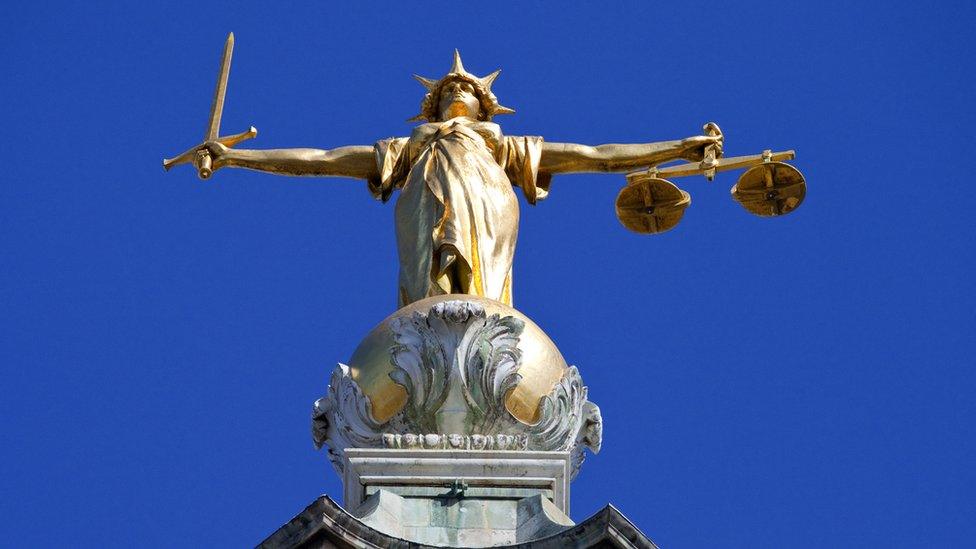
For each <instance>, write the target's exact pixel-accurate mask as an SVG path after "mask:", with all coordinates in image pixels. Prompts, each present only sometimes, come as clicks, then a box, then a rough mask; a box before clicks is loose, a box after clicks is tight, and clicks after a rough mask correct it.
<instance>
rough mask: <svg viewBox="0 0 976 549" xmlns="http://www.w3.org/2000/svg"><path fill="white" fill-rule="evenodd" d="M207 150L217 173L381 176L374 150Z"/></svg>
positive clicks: (358, 147) (210, 145)
mask: <svg viewBox="0 0 976 549" xmlns="http://www.w3.org/2000/svg"><path fill="white" fill-rule="evenodd" d="M206 148H207V149H208V150H209V151H210V155H211V157H213V166H214V169H215V170H216V169H217V168H222V167H234V168H246V169H249V170H258V171H262V172H269V173H276V174H280V175H310V176H328V175H332V176H339V177H354V178H357V179H370V178H375V177H378V173H377V170H376V155H375V153H374V152H373V147H371V146H362V145H352V146H348V147H339V148H336V149H331V150H327V151H324V150H321V149H268V150H247V149H231V148H228V147H225V146H224V145H221V144H220V143H216V142H211V143H207V144H206Z"/></svg>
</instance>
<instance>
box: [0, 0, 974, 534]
mask: <svg viewBox="0 0 976 549" xmlns="http://www.w3.org/2000/svg"><path fill="white" fill-rule="evenodd" d="M923 4H924V3H916V2H895V3H878V4H876V5H872V4H870V3H849V2H816V3H814V2H804V3H796V2H776V3H769V4H744V5H740V6H737V7H730V6H729V5H728V3H724V2H720V3H697V2H692V3H680V2H669V3H657V4H652V3H649V2H641V3H628V4H621V5H617V6H615V7H598V6H597V5H596V4H593V5H592V7H589V8H575V7H569V6H566V5H561V4H557V3H555V2H553V3H536V2H525V3H501V4H498V5H494V4H492V3H489V2H481V3H477V4H475V5H473V6H472V7H467V6H464V5H462V4H443V5H427V4H424V5H421V6H418V7H415V8H410V9H405V8H401V7H399V6H394V5H392V3H391V4H390V5H386V4H384V3H380V4H377V3H370V4H369V6H368V7H359V6H357V7H343V6H338V5H335V6H331V5H325V4H322V5H319V6H317V7H311V8H307V7H299V6H297V5H295V4H293V3H280V4H279V3H275V6H278V7H272V8H269V7H264V8H258V7H255V6H254V5H252V4H250V3H248V2H227V3H224V2H206V3H203V4H200V3H196V4H194V3H183V4H177V3H166V4H165V5H163V4H160V5H159V6H153V7H150V5H149V4H148V3H146V4H142V3H132V2H130V3H116V4H115V5H113V6H112V7H105V6H103V7H94V6H92V5H89V4H84V3H71V4H67V3H64V4H59V3H51V4H44V5H43V6H41V7H33V6H32V7H31V8H30V9H29V10H27V11H23V10H24V9H25V8H24V6H26V5H27V4H25V3H18V4H14V5H12V6H8V7H6V8H5V10H4V14H3V17H2V18H0V68H2V78H0V98H2V106H0V121H2V131H0V160H2V165H3V167H2V172H0V257H2V267H0V313H2V314H0V326H2V329H0V364H2V382H0V436H2V439H0V440H2V443H0V494H2V497H0V539H2V540H4V541H3V542H2V544H3V545H8V544H9V545H13V546H24V547H29V546H45V545H70V546H88V547H112V546H115V547H126V546H132V545H133V544H138V545H140V546H146V547H171V546H196V547H205V546H228V547H237V546H242V545H245V546H246V545H249V544H254V543H257V542H259V541H260V540H262V539H263V538H264V537H265V536H266V535H268V534H270V533H271V532H272V531H274V530H275V529H276V528H277V527H278V526H280V525H281V524H283V523H284V522H286V521H287V520H289V519H290V518H291V517H292V516H294V515H295V514H297V513H298V512H299V511H301V510H302V509H303V508H304V507H305V505H307V504H308V503H310V502H311V501H312V500H313V499H314V498H315V497H316V496H318V495H319V494H322V493H326V494H330V495H332V496H333V497H335V498H337V499H338V498H339V497H340V495H341V492H340V485H339V481H338V479H337V478H336V477H335V475H334V474H333V473H332V471H331V469H330V467H329V465H328V463H327V460H326V459H325V457H324V455H323V454H321V453H318V452H315V451H314V450H313V448H312V444H311V440H310V437H309V413H310V407H311V404H312V401H313V400H315V399H316V398H317V397H319V396H321V395H322V394H323V393H324V391H325V388H326V383H327V379H328V375H329V373H330V371H331V370H332V368H333V366H334V365H335V363H336V362H338V361H344V360H347V359H348V357H349V355H350V353H351V352H352V350H353V349H354V348H355V346H356V344H357V343H358V341H359V339H360V338H361V337H362V336H363V335H364V334H365V333H366V332H367V331H368V330H369V329H370V328H371V326H372V325H374V324H375V323H376V322H378V321H380V320H381V319H382V318H383V317H385V316H386V315H387V314H388V313H390V312H391V311H392V310H393V308H394V306H395V296H396V293H395V280H396V260H395V251H394V250H395V248H394V238H393V228H392V215H393V214H392V212H393V210H392V204H385V205H384V204H381V203H378V202H374V201H373V200H372V198H371V197H370V196H369V195H368V194H367V192H366V189H365V184H364V183H362V182H357V181H353V180H342V179H302V180H297V179H286V178H276V177H274V176H270V175H264V174H258V173H248V172H243V171H229V170H228V171H223V172H218V173H217V174H216V176H215V177H214V178H213V179H212V180H211V181H209V182H206V183H204V182H201V181H200V180H198V179H197V178H196V176H195V175H194V174H193V173H192V170H191V169H189V168H186V167H183V168H182V169H177V170H175V171H174V172H171V173H164V172H163V171H162V169H161V168H160V165H159V164H160V159H161V158H162V157H163V156H168V155H173V154H175V153H178V152H180V151H182V150H183V149H184V148H186V147H188V146H191V145H193V144H194V143H195V142H197V141H198V140H199V139H200V137H201V135H202V134H203V130H204V127H205V123H206V116H207V112H208V108H209V104H210V97H211V94H212V89H213V82H214V78H215V75H216V71H217V64H218V59H219V55H220V48H221V44H222V42H223V40H224V37H225V36H226V34H227V32H228V31H234V32H235V34H236V36H237V48H236V51H235V59H234V66H233V70H232V71H231V78H230V86H229V91H228V96H227V108H226V111H225V113H224V130H225V132H226V133H236V132H238V131H242V130H244V129H246V128H247V127H248V126H249V125H251V124H253V125H255V126H257V127H258V128H259V130H260V132H261V133H260V135H259V137H258V139H257V140H255V141H253V142H250V143H248V146H253V147H261V148H271V147H289V146H298V147H321V148H328V147H333V146H339V145H345V144H371V143H373V142H374V141H375V140H377V139H380V138H385V137H390V136H394V135H406V134H408V133H409V131H410V125H409V124H407V123H405V122H404V120H405V119H407V118H408V117H410V116H412V115H414V114H415V113H416V112H417V109H418V108H419V103H420V100H421V98H422V89H421V87H420V86H419V85H417V83H416V82H414V81H413V80H412V79H411V78H410V75H411V74H412V73H418V74H422V75H426V76H432V77H439V76H441V75H442V74H444V72H446V71H447V69H448V67H449V66H450V61H451V54H452V52H453V49H454V48H455V47H457V48H459V49H460V50H461V52H462V54H463V56H464V61H465V64H466V66H467V67H468V69H469V70H471V71H472V72H475V73H478V74H484V73H487V72H489V71H492V70H494V69H495V68H498V67H501V68H503V72H502V75H501V77H500V78H499V80H498V81H497V82H496V84H495V91H496V93H497V94H498V96H499V98H500V100H501V101H502V103H504V104H506V105H509V106H512V107H514V108H515V109H517V110H518V113H517V114H516V115H514V116H509V117H504V118H502V117H500V118H499V119H498V121H499V122H500V123H501V124H502V128H503V130H504V131H505V132H507V133H508V134H511V135H543V136H545V138H546V139H548V140H552V141H572V142H580V143H589V144H597V143H605V142H643V141H654V140H667V139H677V138H682V137H686V136H689V135H693V134H696V133H698V132H699V131H700V128H701V125H702V123H704V122H706V121H709V120H714V121H716V122H718V123H719V124H720V125H721V126H722V128H723V130H724V131H725V134H726V153H727V154H729V155H738V154H751V153H758V152H760V151H761V150H762V149H764V148H774V149H788V148H795V149H796V150H797V151H798V154H799V157H798V159H797V160H796V162H795V164H796V166H797V167H798V168H800V169H801V170H802V171H803V172H804V174H805V175H806V176H807V180H808V184H809V190H808V194H807V199H806V202H805V204H804V205H803V207H802V208H800V209H799V210H798V211H797V212H795V213H794V214H791V215H790V216H788V217H784V218H781V219H760V218H756V217H753V216H750V215H748V214H747V213H746V212H745V211H744V210H742V209H741V208H740V207H739V206H738V205H736V204H735V203H734V202H732V200H731V199H730V197H729V194H728V189H729V187H731V186H732V184H733V183H734V182H735V179H736V175H735V174H721V175H720V176H719V177H718V178H717V179H716V181H715V182H713V183H710V184H708V183H706V182H705V181H704V179H701V178H697V179H682V180H677V183H678V184H679V185H681V186H682V187H683V188H685V189H686V190H688V191H689V192H691V194H692V196H693V199H694V202H693V204H692V206H691V208H690V209H689V210H688V212H687V214H686V215H685V218H684V220H683V221H682V223H681V224H680V225H679V226H678V227H677V228H676V229H675V230H673V231H671V232H669V233H667V234H663V235H658V236H644V237H642V236H638V235H634V234H631V233H628V232H627V231H626V230H624V229H623V228H622V227H621V226H619V224H618V222H617V220H616V219H615V216H614V213H613V200H614V197H615V196H616V193H617V191H618V190H619V189H620V188H621V187H622V186H623V184H624V177H623V176H622V175H575V176H562V177H559V178H557V179H556V180H555V181H554V183H553V190H552V194H551V196H550V198H549V199H548V200H546V201H544V202H542V203H540V204H539V205H538V206H536V207H529V206H527V205H524V202H523V210H522V228H521V234H520V240H519V248H518V252H517V256H516V265H515V278H514V280H515V303H516V306H517V307H518V308H519V309H521V310H522V311H524V312H525V313H527V314H528V315H529V316H531V317H532V318H533V319H535V320H536V322H537V323H538V324H539V325H541V326H542V327H543V328H544V329H545V330H546V331H547V332H548V333H549V334H550V335H551V336H552V337H553V339H554V340H555V341H556V342H557V344H558V345H559V346H560V348H561V349H562V351H563V353H564V355H565V356H566V358H567V360H569V361H570V362H571V363H573V364H576V365H578V366H579V367H580V370H581V372H582V374H583V379H584V380H585V381H586V383H587V384H588V385H589V387H590V395H591V398H592V399H593V400H594V401H595V402H597V403H598V404H599V405H600V406H601V408H602V410H603V417H604V421H605V443H604V448H603V452H602V453H601V454H600V455H598V456H591V457H589V459H588V460H587V463H586V464H585V466H584V467H583V470H582V473H581V475H580V476H579V478H578V480H577V481H576V483H575V484H574V485H573V492H572V496H573V517H574V518H575V519H576V520H582V519H583V518H585V517H587V516H589V515H590V514H592V513H594V512H595V511H597V510H598V509H600V508H601V507H603V506H604V505H605V504H606V503H608V502H611V503H613V504H614V505H615V506H617V507H618V508H620V509H621V511H622V512H623V513H624V514H625V515H626V516H628V517H629V518H630V519H631V520H633V521H634V522H635V523H636V524H637V525H638V526H639V527H640V528H641V529H643V531H644V532H646V533H647V534H648V535H649V536H651V538H652V539H654V540H655V541H657V542H658V543H659V544H660V545H662V546H663V547H670V548H679V547H687V548H691V547H695V548H698V547H719V546H721V547H770V548H773V547H775V548H780V547H815V546H817V547H821V546H825V545H827V546H831V547H880V546H885V547H909V546H913V547H914V546H923V547H963V546H965V545H968V544H970V543H972V540H973V538H974V537H976V523H974V521H973V517H974V516H976V496H974V492H976V486H974V484H976V482H974V481H976V467H974V466H973V463H974V458H976V456H974V453H976V436H974V432H973V431H974V429H973V423H974V420H976V413H974V412H976V410H974V404H973V395H974V389H976V383H974V382H976V374H974V371H973V364H974V362H976V361H974V359H973V353H974V350H976V349H974V341H973V338H974V320H976V318H974V310H976V297H974V291H973V278H974V276H973V275H974V274H976V273H974V258H973V251H974V237H976V230H974V227H973V220H972V219H973V213H972V212H973V211H974V208H976V199H974V187H973V185H972V181H971V180H972V174H971V171H972V168H971V164H972V161H971V158H970V157H971V154H972V151H971V149H972V144H971V140H972V135H973V127H974V125H976V124H974V122H976V121H974V110H973V107H972V98H973V97H974V95H976V94H974V92H976V90H974V87H976V85H974V82H976V78H974V76H973V75H974V61H973V52H974V51H976V47H974V46H976V44H974V39H973V37H972V36H973V33H972V29H973V24H974V19H976V18H974V11H973V8H972V7H971V6H972V4H971V3H963V2H958V3H950V2H945V3H938V6H937V7H926V6H923ZM164 6H165V7H164Z"/></svg>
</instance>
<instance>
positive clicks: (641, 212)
mask: <svg viewBox="0 0 976 549" xmlns="http://www.w3.org/2000/svg"><path fill="white" fill-rule="evenodd" d="M704 130H705V134H706V135H721V130H719V128H718V126H717V125H715V124H713V123H708V124H706V125H705V128H704ZM720 154H721V151H720V150H717V149H716V147H715V146H714V145H713V146H709V147H706V148H705V154H704V158H703V159H702V161H701V162H688V163H685V164H679V165H677V166H668V167H664V168H659V167H657V166H654V167H651V168H650V169H649V170H646V171H640V172H635V173H630V174H627V186H626V187H624V188H623V189H621V190H620V193H619V194H618V195H617V203H616V207H617V208H616V209H617V219H619V220H620V223H621V224H622V225H623V226H624V227H627V228H628V229H630V230H631V231H634V232H636V233H640V234H656V233H662V232H664V231H667V230H669V229H671V228H673V227H674V226H675V225H677V224H678V222H679V221H681V216H682V215H684V212H685V209H686V208H687V207H688V205H689V204H691V195H689V194H688V193H687V192H685V191H683V190H681V189H680V188H678V186H677V185H675V184H674V183H672V182H670V181H668V180H667V179H666V178H667V177H687V176H689V175H704V176H705V178H706V179H707V180H709V181H711V180H712V179H713V178H714V177H715V173H716V172H723V171H727V170H738V169H742V168H748V169H747V170H746V171H745V173H743V174H742V176H741V177H739V181H738V182H737V183H736V184H735V185H733V186H732V191H731V192H732V198H733V199H735V201H736V202H738V203H739V204H741V205H742V207H743V208H745V209H746V210H748V211H749V212H750V213H752V214H755V215H758V216H762V217H774V216H779V215H786V214H788V213H790V212H792V211H793V210H795V209H797V208H798V207H800V204H802V203H803V197H804V196H805V195H806V189H807V187H806V180H805V179H804V178H803V174H801V173H800V171H799V170H797V169H796V168H794V167H793V166H791V165H789V164H787V163H786V162H784V161H785V160H793V159H794V158H796V153H795V152H794V151H783V152H772V151H771V150H766V151H763V153H762V154H755V155H750V156H735V157H730V158H718V156H719V155H720Z"/></svg>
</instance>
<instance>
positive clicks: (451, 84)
mask: <svg viewBox="0 0 976 549" xmlns="http://www.w3.org/2000/svg"><path fill="white" fill-rule="evenodd" d="M500 72H501V71H500V70H497V71H495V72H493V73H491V74H489V75H488V76H485V77H483V78H478V77H477V76H475V75H473V74H471V73H469V72H468V71H466V70H464V65H463V64H462V63H461V54H459V53H458V51H457V50H454V65H453V66H452V67H451V70H450V72H448V73H447V74H446V75H445V76H444V77H443V78H441V79H440V80H433V79H430V78H424V77H422V76H417V75H414V78H416V79H417V81H418V82H420V83H421V84H423V86H424V87H425V88H427V95H425V96H424V100H423V102H422V103H421V104H420V114H418V115H417V116H415V117H413V118H411V119H410V120H427V121H428V122H438V121H441V120H446V119H448V118H453V117H455V116H468V117H470V118H474V119H476V120H491V118H492V117H493V116H494V115H496V114H511V113H513V112H515V111H514V110H512V109H510V108H508V107H503V106H502V105H499V104H498V99H497V98H496V97H495V94H493V93H492V92H491V84H492V83H493V82H494V81H495V78H497V77H498V74H499V73H500Z"/></svg>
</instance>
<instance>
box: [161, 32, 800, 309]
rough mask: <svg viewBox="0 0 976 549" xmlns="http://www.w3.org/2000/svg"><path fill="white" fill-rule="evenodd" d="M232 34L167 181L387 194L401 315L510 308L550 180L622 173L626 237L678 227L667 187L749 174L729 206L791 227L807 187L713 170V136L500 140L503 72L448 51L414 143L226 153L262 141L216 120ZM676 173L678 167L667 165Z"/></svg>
mask: <svg viewBox="0 0 976 549" xmlns="http://www.w3.org/2000/svg"><path fill="white" fill-rule="evenodd" d="M233 46H234V35H233V33H231V34H230V35H229V36H228V38H227V41H226V43H225V46H224V53H223V58H222V61H221V66H220V72H219V75H218V78H217V88H216V91H215V93H214V99H213V104H212V106H211V110H210V122H209V125H208V128H207V132H206V134H205V135H204V140H203V143H202V144H200V145H197V146H195V147H193V148H191V149H189V150H187V151H186V152H184V153H183V154H181V155H179V156H177V157H175V158H172V159H167V160H164V161H163V167H164V168H165V169H167V170H169V169H170V168H172V167H173V166H175V165H178V164H183V163H192V164H193V165H194V166H195V167H196V169H197V173H198V175H199V176H200V178H202V179H207V178H209V177H211V176H212V174H213V172H214V171H216V170H218V169H221V168H225V167H237V168H247V169H251V170H259V171H264V172H270V173H275V174H281V175H291V176H340V177H350V178H356V179H363V180H366V181H367V185H368V189H369V192H370V193H372V194H373V196H375V197H376V198H377V199H379V200H383V201H384V202H385V201H387V200H389V198H390V197H391V195H392V194H393V192H394V191H395V190H399V191H400V194H399V198H398V199H397V201H396V207H395V223H396V235H397V249H398V254H399V262H400V274H399V292H398V294H399V302H400V306H404V305H407V304H409V303H412V302H415V301H418V300H420V299H423V298H425V297H430V296H435V295H443V294H472V295H478V296H481V297H487V298H490V299H494V300H497V301H501V302H502V303H505V304H507V305H511V304H512V288H511V286H512V278H511V271H512V259H513V256H514V253H515V242H516V237H517V234H518V223H519V207H518V201H517V199H516V196H515V192H514V190H513V189H514V188H515V187H518V188H519V189H521V191H522V192H523V193H524V195H525V197H526V199H527V200H528V202H529V203H530V204H535V203H536V201H538V200H541V199H543V198H545V197H546V196H547V195H548V193H549V189H550V183H551V180H552V176H554V175H558V174H562V173H578V172H628V173H627V176H626V177H627V185H626V186H625V187H624V188H623V189H622V190H621V191H620V193H619V195H618V196H617V200H616V213H617V217H618V219H619V220H620V222H621V224H623V225H624V226H625V227H626V228H628V229H630V230H632V231H635V232H638V233H643V234H653V233H660V232H663V231H667V230H669V229H671V228H673V227H674V226H675V225H677V223H678V222H679V221H680V220H681V217H682V215H683V213H684V211H685V209H686V208H687V207H688V205H689V204H690V203H691V197H690V195H689V194H688V193H687V192H686V191H684V190H682V189H680V188H679V187H677V186H676V185H675V184H674V183H672V182H670V181H668V179H667V178H676V177H684V176H691V175H703V176H705V178H706V179H707V180H709V181H711V180H712V178H713V177H714V175H715V173H716V172H719V171H725V170H735V169H746V171H745V173H744V174H743V175H742V176H741V177H740V179H739V180H738V182H737V183H736V184H735V186H733V187H732V190H731V193H732V197H733V198H734V199H735V200H736V201H737V202H738V203H739V204H741V205H742V206H743V207H744V208H745V209H746V210H748V211H749V212H750V213H753V214H755V215H759V216H779V215H784V214H787V213H789V212H791V211H793V210H795V209H796V208H797V207H799V206H800V204H801V203H802V202H803V197H804V194H805V191H806V184H805V181H804V178H803V175H802V174H800V172H799V171H798V170H797V169H796V168H794V167H793V166H791V165H789V164H787V163H785V162H784V161H786V160H792V159H793V158H794V156H795V154H794V152H793V151H785V152H772V151H770V150H767V151H764V152H763V153H761V154H757V155H750V156H738V157H731V158H723V157H722V149H723V144H724V137H723V135H722V132H721V130H720V129H719V127H718V126H717V125H716V124H714V123H708V124H706V125H705V126H704V128H703V130H704V131H703V134H702V135H697V136H693V137H689V138H686V139H682V140H675V141H661V142H655V143H643V144H609V145H598V146H587V145H579V144H574V143H551V142H547V141H544V140H543V138H541V137H535V136H508V135H504V134H503V133H502V131H501V128H500V126H499V125H498V124H496V123H494V122H492V119H493V117H494V116H495V115H499V114H511V113H513V112H514V111H513V110H512V109H510V108H508V107H504V106H502V105H501V104H499V102H498V99H497V98H496V97H495V95H494V93H492V91H491V86H492V83H493V82H494V81H495V79H496V78H497V77H498V74H499V73H500V72H501V71H495V72H493V73H491V74H489V75H487V76H484V77H477V76H475V75H473V74H471V73H469V72H468V71H467V70H465V68H464V65H463V64H462V62H461V56H460V55H459V54H458V53H457V51H455V53H454V63H453V65H452V67H451V69H450V71H449V72H448V74H447V75H445V76H444V77H443V78H441V79H439V80H434V79H429V78H423V77H420V76H415V78H416V79H417V80H418V81H419V82H420V83H421V84H422V85H423V86H424V88H425V89H426V92H427V93H426V95H425V96H424V99H423V102H422V103H421V112H420V114H419V115H417V116H416V117H414V118H412V119H411V121H413V120H420V121H423V123H421V124H419V125H418V126H416V127H415V128H414V129H413V131H412V133H411V134H410V136H409V137H398V138H392V139H384V140H381V141H378V142H376V143H375V144H374V145H367V146H345V147H339V148H335V149H331V150H318V149H276V150H243V149H235V148H233V147H234V146H235V145H237V144H238V143H240V142H242V141H244V140H247V139H250V138H252V137H255V136H256V135H257V130H255V129H254V128H253V127H251V128H250V129H249V130H248V131H246V132H243V133H240V134H237V135H232V136H227V137H221V136H220V135H219V129H220V118H221V112H222V110H223V105H224V96H225V92H226V90H227V78H228V75H229V72H230V62H231V56H232V53H233ZM673 161H684V162H682V163H680V164H677V165H670V166H662V165H663V164H667V163H669V162H673Z"/></svg>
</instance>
